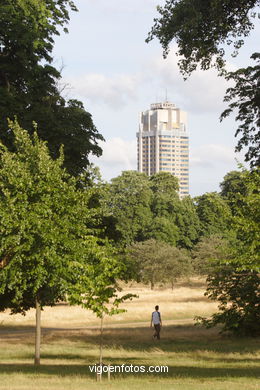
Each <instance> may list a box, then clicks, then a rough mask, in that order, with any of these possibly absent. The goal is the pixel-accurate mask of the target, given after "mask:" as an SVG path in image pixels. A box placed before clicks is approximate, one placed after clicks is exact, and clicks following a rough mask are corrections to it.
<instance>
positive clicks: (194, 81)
mask: <svg viewBox="0 0 260 390" xmlns="http://www.w3.org/2000/svg"><path fill="white" fill-rule="evenodd" d="M229 66H230V67H232V65H231V64H230V65H229ZM65 82H68V83H69V84H70V85H71V86H72V89H73V92H74V91H75V92H76V94H78V95H79V97H80V98H81V99H83V100H84V99H87V100H88V101H90V102H91V103H94V104H105V105H106V106H107V107H109V108H113V109H117V108H122V107H124V106H126V105H127V104H133V103H134V101H135V100H136V99H137V98H138V97H139V96H144V94H147V93H148V94H149V96H150V99H151V96H154V95H155V94H156V93H157V92H158V91H160V92H161V93H160V95H161V96H159V97H158V99H159V100H161V99H164V98H165V90H166V89H167V91H168V99H169V100H170V101H172V102H173V103H175V104H176V105H177V106H179V107H181V108H183V109H184V110H186V111H189V112H193V113H198V114H201V113H203V114H207V113H209V112H216V111H217V112H219V113H221V111H222V110H223V109H224V107H225V106H226V104H225V103H223V97H224V95H225V91H226V89H227V87H228V86H229V84H228V83H227V82H226V81H225V79H224V78H223V77H218V76H217V72H216V70H213V69H211V70H208V71H202V70H197V71H196V72H194V73H193V74H192V75H191V77H190V78H188V79H187V80H186V81H184V80H183V77H182V76H181V74H180V71H179V68H178V65H177V57H176V56H175V55H174V54H173V53H170V54H169V56H168V57H167V59H166V60H164V59H162V57H161V55H158V56H157V57H156V58H155V57H153V58H150V59H149V58H148V59H146V60H145V61H144V62H143V64H142V66H140V70H139V71H138V72H135V73H129V74H122V73H116V74H114V75H111V76H108V75H105V74H103V73H87V74H82V75H79V76H77V77H74V78H70V79H68V80H65Z"/></svg>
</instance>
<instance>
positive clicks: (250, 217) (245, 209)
mask: <svg viewBox="0 0 260 390" xmlns="http://www.w3.org/2000/svg"><path fill="white" fill-rule="evenodd" d="M243 179H244V184H245V185H246V188H247V193H246V194H245V195H243V194H240V193H238V194H237V195H236V199H237V204H238V205H239V207H237V208H236V210H235V212H234V217H233V225H232V228H233V230H234V232H235V233H236V237H237V240H238V242H237V245H236V246H235V247H234V250H233V253H234V257H235V258H236V261H237V264H240V269H242V270H255V271H258V272H259V269H260V244H259V237H260V224H259V221H260V207H259V205H260V170H259V169H255V170H253V171H251V172H249V171H246V170H244V171H243Z"/></svg>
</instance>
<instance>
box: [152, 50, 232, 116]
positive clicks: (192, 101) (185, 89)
mask: <svg viewBox="0 0 260 390" xmlns="http://www.w3.org/2000/svg"><path fill="white" fill-rule="evenodd" d="M175 50H176V48H175V49H174V48H173V49H172V51H171V52H170V54H169V55H168V57H167V58H166V59H163V58H162V57H161V56H160V57H158V58H155V59H154V60H153V61H152V63H151V64H150V67H149V72H146V77H147V81H148V79H150V81H151V80H152V81H153V83H154V84H155V85H157V87H158V86H161V90H163V88H164V89H165V88H167V90H168V98H169V100H170V101H173V102H174V103H176V104H177V105H178V106H180V107H182V108H184V109H185V110H186V111H189V112H197V113H207V112H216V111H218V112H221V110H223V109H224V107H225V104H224V103H223V97H224V95H225V91H226V89H227V87H228V86H229V84H228V83H227V81H226V80H225V79H224V78H223V77H218V76H217V71H216V70H214V69H210V70H207V71H202V70H197V71H195V72H194V73H192V75H191V76H190V77H189V78H188V79H187V80H186V81H184V79H183V76H182V75H181V74H180V70H179V67H178V64H177V62H178V57H177V56H176V55H175V54H174V51H175ZM229 68H232V64H229Z"/></svg>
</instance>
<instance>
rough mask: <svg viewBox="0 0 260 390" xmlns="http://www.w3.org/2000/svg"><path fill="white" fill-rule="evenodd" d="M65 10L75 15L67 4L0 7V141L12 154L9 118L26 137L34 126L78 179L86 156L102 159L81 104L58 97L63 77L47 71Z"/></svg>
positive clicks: (8, 2)
mask: <svg viewBox="0 0 260 390" xmlns="http://www.w3.org/2000/svg"><path fill="white" fill-rule="evenodd" d="M68 8H69V9H72V10H74V11H75V10H76V7H75V5H74V4H73V2H72V1H70V0H59V1H58V2H57V1H54V0H48V1H45V0H44V1H43V0H41V1H37V0H19V1H17V0H3V1H2V2H1V5H0V45H1V50H0V127H1V136H0V138H1V141H2V142H4V144H5V145H7V146H8V147H9V148H10V150H13V148H14V145H13V138H12V133H10V131H9V128H8V121H7V118H10V119H12V120H14V119H15V117H16V118H17V119H18V121H19V123H20V124H21V126H22V127H24V128H26V129H27V130H28V131H29V132H30V134H33V132H34V128H33V121H35V122H37V123H38V134H39V136H40V138H42V139H43V140H46V141H48V146H49V148H50V151H51V155H52V156H53V157H54V158H57V157H58V156H59V149H60V147H61V145H64V154H65V159H64V165H65V166H66V168H67V169H68V171H69V172H70V173H71V174H73V175H75V176H77V175H79V174H80V173H82V172H83V171H84V169H85V168H86V167H87V165H88V164H89V160H88V155H89V153H93V154H94V155H97V156H99V155H101V149H100V147H99V146H98V145H97V141H98V140H100V139H103V138H102V136H101V135H100V134H99V133H98V132H97V129H96V128H95V126H94V124H93V121H92V117H91V115H90V114H89V113H88V112H86V111H85V109H84V107H83V104H82V103H81V102H79V101H77V100H70V101H68V102H66V100H65V99H64V98H63V97H62V94H61V93H62V91H61V86H59V85H58V83H59V80H60V78H61V74H60V72H59V71H58V70H56V69H55V68H54V67H53V66H51V65H50V64H51V62H52V49H53V43H54V36H55V35H58V34H59V31H60V30H61V27H64V26H65V25H66V23H67V22H68V20H69V14H68ZM65 30H66V28H65ZM17 37H19V39H17Z"/></svg>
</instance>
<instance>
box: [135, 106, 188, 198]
mask: <svg viewBox="0 0 260 390" xmlns="http://www.w3.org/2000/svg"><path fill="white" fill-rule="evenodd" d="M137 155H138V166H137V169H138V171H139V172H144V173H146V174H147V175H148V176H151V175H153V174H154V173H157V172H160V171H165V172H170V173H171V174H173V175H174V176H176V177H177V178H178V179H179V186H180V190H179V195H180V197H181V198H183V197H184V196H187V195H189V136H188V133H187V114H186V112H184V111H181V110H180V109H179V108H177V107H175V105H174V104H173V103H170V102H168V101H166V102H164V103H154V104H151V107H150V109H149V110H146V111H143V112H141V113H140V119H139V131H138V133H137Z"/></svg>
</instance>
